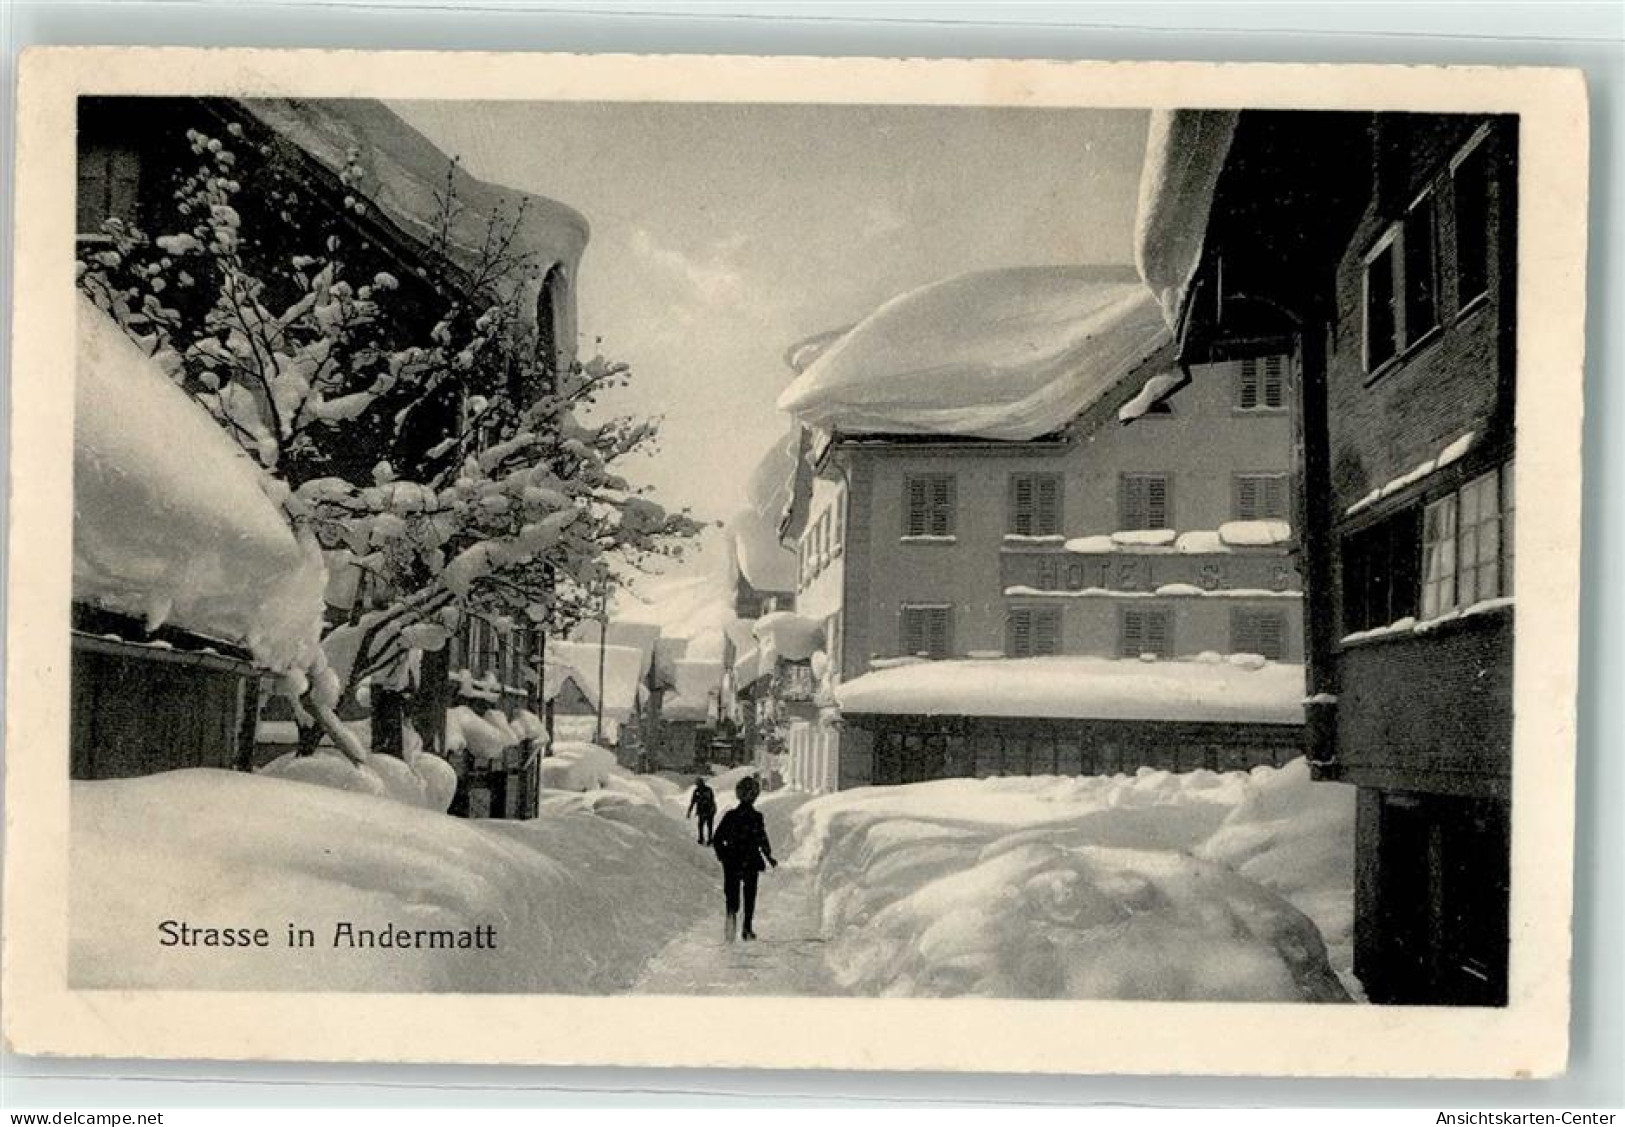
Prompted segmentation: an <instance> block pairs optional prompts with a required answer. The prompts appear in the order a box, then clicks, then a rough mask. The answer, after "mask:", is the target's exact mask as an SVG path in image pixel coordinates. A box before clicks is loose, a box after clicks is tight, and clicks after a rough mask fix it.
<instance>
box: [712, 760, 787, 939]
mask: <svg viewBox="0 0 1625 1127" xmlns="http://www.w3.org/2000/svg"><path fill="white" fill-rule="evenodd" d="M761 793H762V785H761V783H759V782H757V781H756V778H755V776H752V775H747V776H745V777H744V778H743V779H740V780H739V785H738V786H737V787H735V788H734V794H736V795H738V797H739V805H738V806H735V807H734V808H733V809H732V810H730V811H728V812H727V813H726V814H724V815H723V816H722V821H721V822H719V823H717V829H716V832H715V833H714V834H712V835H711V848H712V849H714V850H716V853H717V860H719V861H721V862H722V896H723V904H724V906H725V908H726V910H727V913H728V917H727V920H726V922H725V923H724V925H723V934H724V935H725V936H726V937H727V939H728V940H729V941H730V942H732V940H733V937H734V933H735V931H736V930H737V929H738V925H739V911H740V908H741V906H743V908H744V912H745V921H744V922H745V928H744V931H743V932H741V933H740V937H741V938H742V939H755V938H756V930H755V928H754V927H753V926H752V925H753V924H754V923H755V918H756V878H757V876H758V875H759V874H760V873H761V872H762V870H763V869H766V868H767V867H768V866H769V865H772V866H773V867H774V868H777V867H778V864H779V863H778V862H777V861H775V860H774V859H773V846H772V844H771V843H770V842H769V841H768V840H767V823H766V822H764V821H763V820H762V813H761V811H760V810H757V809H756V797H757V795H759V794H761ZM741 901H743V904H741Z"/></svg>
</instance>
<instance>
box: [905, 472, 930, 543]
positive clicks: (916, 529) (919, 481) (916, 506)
mask: <svg viewBox="0 0 1625 1127" xmlns="http://www.w3.org/2000/svg"><path fill="white" fill-rule="evenodd" d="M907 493H908V496H907V498H906V504H905V512H904V514H903V535H905V536H924V535H925V534H926V532H927V531H929V529H928V527H927V525H928V522H927V520H926V508H927V503H928V498H927V496H926V481H925V478H923V477H911V478H909V479H908V489H907Z"/></svg>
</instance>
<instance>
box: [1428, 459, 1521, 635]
mask: <svg viewBox="0 0 1625 1127" xmlns="http://www.w3.org/2000/svg"><path fill="white" fill-rule="evenodd" d="M1511 500H1512V463H1510V462H1509V463H1507V464H1506V465H1505V466H1503V467H1501V468H1500V469H1498V470H1491V471H1490V472H1489V473H1486V474H1480V475H1479V476H1478V477H1475V478H1474V479H1473V480H1471V481H1469V482H1468V483H1467V484H1466V485H1463V486H1462V487H1461V489H1460V491H1459V492H1456V493H1452V494H1450V495H1449V496H1447V497H1441V498H1440V499H1439V500H1437V501H1435V502H1433V503H1432V504H1431V505H1429V506H1428V507H1427V515H1426V517H1425V518H1424V523H1423V532H1422V538H1423V569H1424V571H1423V583H1422V617H1423V618H1433V617H1436V616H1438V615H1440V614H1443V613H1445V612H1446V611H1449V610H1451V609H1452V608H1455V607H1469V606H1472V605H1473V604H1474V603H1477V602H1482V601H1483V600H1485V599H1495V598H1500V597H1501V596H1502V595H1506V594H1510V593H1511V592H1512V553H1511V547H1512V529H1513V512H1512V507H1511Z"/></svg>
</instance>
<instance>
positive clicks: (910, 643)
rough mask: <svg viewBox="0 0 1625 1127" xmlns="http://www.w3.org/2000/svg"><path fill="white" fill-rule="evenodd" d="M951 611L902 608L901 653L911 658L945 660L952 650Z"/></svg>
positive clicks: (930, 608)
mask: <svg viewBox="0 0 1625 1127" xmlns="http://www.w3.org/2000/svg"><path fill="white" fill-rule="evenodd" d="M952 633H953V608H952V607H950V606H905V607H904V608H903V614H902V638H901V643H902V644H901V646H900V647H899V648H900V649H901V650H902V652H903V653H904V654H906V655H908V656H911V657H929V658H932V659H937V658H944V657H947V656H948V654H949V652H950V651H951V649H952V645H953V639H952Z"/></svg>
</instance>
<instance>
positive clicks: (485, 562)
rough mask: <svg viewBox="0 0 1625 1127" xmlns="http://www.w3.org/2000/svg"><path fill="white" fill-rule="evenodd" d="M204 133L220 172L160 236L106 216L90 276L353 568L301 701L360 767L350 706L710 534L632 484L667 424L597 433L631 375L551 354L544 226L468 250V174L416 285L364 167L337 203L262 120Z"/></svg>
mask: <svg viewBox="0 0 1625 1127" xmlns="http://www.w3.org/2000/svg"><path fill="white" fill-rule="evenodd" d="M187 139H188V141H189V142H190V145H191V151H192V153H193V154H194V155H195V156H196V158H197V162H198V165H197V168H196V169H195V170H194V171H193V172H192V173H191V174H190V175H188V176H186V177H185V178H184V179H182V180H180V181H179V183H178V185H177V186H176V188H175V191H174V193H173V204H174V207H173V211H172V213H171V214H166V215H164V216H161V217H157V218H156V219H155V220H153V221H152V222H151V223H150V224H149V225H155V226H157V228H158V230H159V233H157V234H149V233H148V232H146V231H145V230H141V229H137V228H136V227H135V226H133V225H130V224H127V223H123V222H120V221H119V220H116V219H109V220H108V221H107V222H106V224H105V226H104V229H105V231H106V234H107V236H108V239H107V241H106V242H105V243H102V244H99V245H97V246H94V247H92V248H91V249H90V250H89V252H88V253H87V254H86V255H85V257H83V258H82V260H81V262H80V264H79V284H80V286H81V288H82V289H83V290H84V291H85V293H86V294H88V295H89V296H90V297H91V298H92V300H94V301H95V302H96V304H98V305H99V306H101V308H103V309H104V310H106V311H107V312H108V313H110V314H111V315H112V316H113V317H114V318H115V319H116V320H117V321H118V323H119V324H120V325H121V326H122V327H123V328H124V330H125V332H126V333H127V334H128V335H129V336H130V337H131V338H132V339H133V340H135V341H136V342H137V343H138V344H139V345H140V346H141V347H142V348H143V349H145V350H146V351H147V352H148V353H149V354H150V355H151V356H153V358H154V359H155V360H157V361H158V362H159V363H160V364H161V365H162V366H163V368H164V369H165V371H167V372H168V373H169V374H170V376H171V377H172V378H173V379H174V380H175V381H176V382H177V383H178V384H179V385H180V386H181V387H182V388H183V389H184V390H186V391H187V392H188V394H190V395H191V397H192V399H193V400H194V401H195V402H196V403H197V404H198V405H199V406H200V407H202V408H203V409H204V410H205V411H207V412H208V413H209V414H210V415H211V416H212V417H213V418H214V419H215V420H216V421H217V422H218V423H219V424H220V426H221V427H222V428H223V429H224V430H225V431H226V433H228V434H229V435H230V436H231V437H232V438H233V440H234V441H236V442H237V444H238V445H239V446H241V447H242V448H243V449H244V450H245V451H246V452H247V453H248V454H249V455H250V456H252V457H253V458H255V459H256V460H257V461H258V462H259V464H260V465H261V466H262V467H263V468H264V469H265V471H266V475H267V485H266V488H267V492H268V493H270V495H271V496H272V497H273V499H274V500H276V501H277V502H279V503H280V504H281V505H282V506H283V508H284V510H285V511H286V513H287V515H288V517H289V519H290V521H291V523H292V525H293V527H294V528H295V530H296V532H297V533H299V534H300V535H301V536H304V537H308V538H310V539H312V540H314V541H315V542H316V543H317V544H318V545H319V546H320V547H321V548H322V549H323V551H324V552H325V553H326V556H327V559H328V561H329V568H330V571H335V570H337V569H340V568H355V569H357V574H356V578H357V582H356V583H355V584H354V585H353V586H354V588H355V591H356V594H355V596H354V597H353V598H352V599H351V600H350V602H349V605H346V606H340V607H336V608H334V612H333V613H332V614H331V615H330V616H329V617H330V618H331V619H332V621H331V622H330V624H329V625H328V627H327V629H326V632H325V634H324V637H323V645H322V650H323V653H322V656H321V658H319V659H318V660H317V661H316V662H315V663H314V664H313V665H312V667H311V668H310V669H309V670H307V671H306V672H305V673H303V674H293V675H289V676H286V677H284V678H283V679H282V686H281V688H282V691H284V692H285V693H287V694H288V695H290V696H292V697H293V698H294V699H295V700H296V702H297V703H296V715H298V716H299V718H300V720H301V723H302V724H308V725H313V726H314V725H320V726H321V727H322V728H324V729H325V730H327V731H328V733H329V734H330V736H331V737H332V738H333V740H334V742H335V743H336V744H337V745H338V746H339V747H340V749H341V750H342V751H344V752H345V753H346V754H348V755H350V756H351V757H352V758H354V759H356V760H357V761H359V760H360V759H361V758H362V757H363V756H364V752H362V751H361V749H360V747H359V744H358V743H357V741H355V740H354V738H353V736H351V734H350V733H349V732H348V730H347V729H345V728H344V726H343V725H342V724H341V723H340V722H339V721H338V720H337V714H336V713H337V709H338V707H339V706H340V705H341V704H342V703H343V702H344V701H346V700H350V699H353V698H354V697H355V694H356V692H357V690H358V688H359V687H360V686H361V685H362V684H363V683H367V682H369V681H371V682H375V683H378V684H380V685H382V686H386V687H389V688H393V689H406V688H408V687H409V685H410V681H411V676H412V674H413V671H414V670H415V669H416V668H417V659H418V658H419V657H420V656H421V654H422V653H423V652H424V651H432V650H437V649H440V648H441V647H443V646H445V645H446V644H447V642H448V640H449V639H450V638H451V637H452V635H453V634H454V633H455V632H456V631H457V630H458V629H460V628H461V626H462V624H463V623H464V621H465V620H466V618H467V616H470V615H476V616H479V617H481V618H483V619H485V620H486V621H488V622H490V623H491V624H492V625H493V627H494V628H495V629H496V630H497V631H498V632H499V633H505V632H507V631H510V630H512V629H513V628H514V627H515V625H516V624H521V623H522V624H525V625H528V626H531V627H534V628H537V629H540V630H543V631H555V632H556V631H559V630H563V629H567V628H568V627H569V626H571V625H573V624H574V623H576V622H578V621H580V620H582V619H583V618H585V617H587V616H589V615H590V614H592V613H593V612H594V607H595V606H596V605H597V603H598V600H599V599H600V597H601V592H602V589H603V586H604V584H605V582H607V581H608V577H610V576H613V575H615V574H621V573H624V572H626V571H627V570H635V569H640V568H642V567H643V566H644V565H645V564H646V563H647V562H648V561H649V560H651V559H653V558H655V557H658V556H671V555H675V554H679V553H680V552H681V551H682V546H683V543H684V541H686V540H687V539H688V538H690V537H692V536H693V535H695V533H696V532H697V531H698V527H699V526H698V524H697V523H696V522H695V521H694V520H692V519H691V518H690V517H689V516H688V515H687V514H686V513H669V512H667V511H666V510H665V509H664V508H663V507H662V506H661V505H659V504H658V503H656V502H655V501H653V500H652V499H650V498H649V497H647V496H645V495H644V494H643V493H642V492H640V491H639V490H638V489H637V488H635V487H634V486H633V485H632V484H631V483H630V482H629V481H628V480H627V479H626V478H625V477H623V476H622V475H621V474H620V473H619V472H617V470H616V469H615V466H616V465H617V463H619V462H621V461H622V460H623V459H625V458H627V457H628V456H630V455H633V454H635V453H637V452H639V451H641V450H644V449H646V448H647V447H648V446H649V444H650V443H652V442H653V441H654V439H655V436H656V433H657V429H658V428H657V424H656V423H655V422H654V421H652V420H647V419H632V418H612V419H608V420H603V421H598V422H592V423H588V422H583V421H582V413H583V412H586V413H589V414H590V412H591V409H592V408H593V407H594V405H595V404H596V402H597V400H598V397H599V396H600V395H601V394H602V393H603V392H604V391H606V390H609V389H611V388H616V387H620V386H624V385H625V383H626V382H627V381H628V380H629V379H630V376H631V373H630V371H629V369H628V368H627V366H626V365H625V364H621V363H614V362H609V361H605V360H602V359H593V360H590V361H588V362H587V363H585V364H574V363H572V364H570V365H568V366H566V367H564V368H563V369H562V370H561V369H560V368H559V366H558V364H557V362H556V358H555V357H553V356H549V355H539V354H538V350H537V348H536V342H535V341H534V340H533V339H532V337H533V334H532V333H531V332H530V331H529V329H528V327H527V324H526V322H525V319H524V317H523V316H522V315H521V314H522V310H521V308H520V304H519V303H520V298H521V295H522V294H523V293H524V292H525V291H524V287H523V286H522V284H521V282H522V279H523V278H524V277H525V272H526V271H527V270H538V269H540V268H542V267H544V266H546V265H547V264H545V263H535V262H532V261H531V260H530V258H529V257H528V256H527V255H526V254H524V253H523V252H522V249H521V248H520V247H519V244H518V233H519V231H520V222H519V220H520V217H521V215H522V212H520V211H516V212H515V213H514V214H513V215H509V216H504V215H500V214H493V215H492V216H490V217H489V220H488V223H487V231H486V237H485V239H484V241H483V245H482V246H481V247H480V248H478V252H477V254H476V255H475V256H474V257H473V259H472V260H469V257H468V255H467V254H466V253H465V254H457V253H454V250H453V247H452V244H451V237H450V236H451V232H452V230H453V226H454V221H455V220H456V218H457V216H458V213H459V210H460V204H459V203H458V201H457V199H456V195H455V192H454V190H453V183H454V181H453V179H452V177H451V176H450V174H449V171H450V170H449V169H448V177H447V180H446V187H445V190H444V192H443V193H441V194H440V195H439V197H438V199H437V208H438V214H437V215H436V216H433V217H428V218H429V224H428V226H429V229H430V230H431V232H434V233H433V234H432V235H431V236H430V238H429V241H428V245H426V246H421V247H420V248H419V251H420V253H419V255H418V258H419V263H418V265H417V267H416V274H415V276H403V275H404V272H391V271H390V270H389V269H386V268H385V266H387V265H390V264H391V262H390V260H389V259H388V257H387V255H386V254H385V253H384V251H383V250H382V249H381V248H380V247H379V246H378V245H377V243H376V242H375V241H374V240H373V239H372V238H371V237H370V236H369V228H368V224H369V223H371V222H372V219H371V218H369V216H370V215H372V213H371V211H370V206H371V205H370V204H369V202H368V200H367V197H366V192H365V184H364V176H363V173H362V170H361V164H360V159H359V157H360V154H359V153H356V152H352V153H351V154H350V160H349V162H348V165H347V167H346V168H344V169H343V170H342V171H341V172H340V173H339V174H338V175H337V176H336V178H335V179H336V183H334V184H332V185H330V190H329V191H328V192H327V193H325V194H324V193H319V192H318V193H313V192H312V191H311V190H310V187H309V185H308V183H293V182H290V181H288V180H287V178H286V177H282V176H279V175H278V173H277V167H278V165H277V164H276V162H274V161H271V160H269V159H267V158H269V157H270V155H271V148H270V142H269V141H267V142H265V143H256V142H255V141H254V139H253V138H251V137H249V136H248V135H246V133H245V131H244V129H243V127H242V126H240V125H237V124H233V125H230V126H227V127H226V129H225V136H222V137H215V136H210V135H208V134H206V133H203V132H200V131H197V130H192V131H189V133H188V135H187ZM324 198H325V199H328V200H334V201H336V200H340V199H341V200H342V203H341V204H338V205H337V206H335V204H334V203H326V204H324V203H323V199H324Z"/></svg>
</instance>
